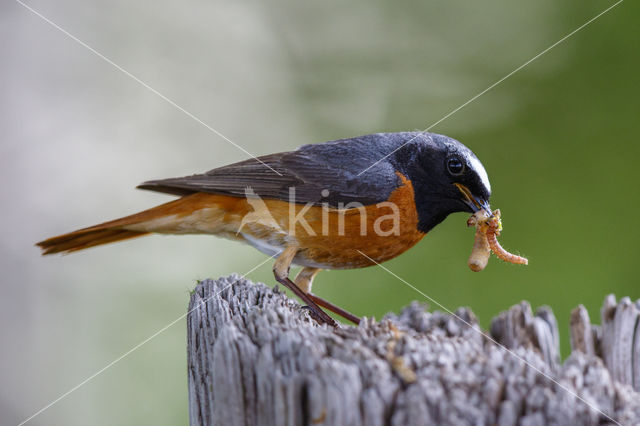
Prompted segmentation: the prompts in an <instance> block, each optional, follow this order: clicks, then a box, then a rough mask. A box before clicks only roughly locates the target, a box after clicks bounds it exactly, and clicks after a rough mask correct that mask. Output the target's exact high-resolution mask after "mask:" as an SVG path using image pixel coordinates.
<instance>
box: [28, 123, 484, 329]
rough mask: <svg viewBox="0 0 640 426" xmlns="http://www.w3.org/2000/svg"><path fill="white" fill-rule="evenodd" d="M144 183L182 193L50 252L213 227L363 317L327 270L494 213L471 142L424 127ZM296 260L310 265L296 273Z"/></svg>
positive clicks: (299, 286)
mask: <svg viewBox="0 0 640 426" xmlns="http://www.w3.org/2000/svg"><path fill="white" fill-rule="evenodd" d="M138 188H142V189H148V190H152V191H158V192H164V193H168V194H172V195H177V196H179V198H178V199H176V200H174V201H171V202H168V203H166V204H162V205H159V206H156V207H153V208H151V209H149V210H145V211H142V212H140V213H136V214H133V215H131V216H126V217H123V218H121V219H116V220H113V221H110V222H106V223H102V224H99V225H95V226H91V227H89V228H84V229H80V230H77V231H74V232H71V233H68V234H64V235H60V236H57V237H52V238H49V239H47V240H44V241H42V242H39V243H38V244H37V245H38V246H40V247H41V248H42V249H43V254H52V253H69V252H73V251H76V250H82V249H85V248H88V247H93V246H97V245H100V244H106V243H111V242H114V241H120V240H125V239H129V238H135V237H140V236H143V235H148V234H150V233H161V234H213V235H217V236H220V237H225V238H229V239H232V240H237V241H242V242H245V243H247V244H249V245H251V246H253V247H255V248H256V249H258V250H260V251H261V252H263V253H265V254H267V255H269V256H274V257H276V256H277V258H276V261H275V265H274V268H273V271H274V275H275V278H276V280H277V281H278V282H280V283H282V284H283V285H285V286H286V287H287V288H289V289H291V290H292V291H293V292H294V293H295V294H296V295H297V296H298V297H300V299H302V300H303V301H304V302H305V303H306V304H307V305H308V306H309V308H310V310H311V313H312V315H313V316H314V318H316V319H317V320H318V321H319V322H322V323H328V324H331V325H336V323H335V322H334V321H333V319H332V318H331V317H330V316H329V315H327V314H326V313H325V312H324V311H323V310H322V309H320V308H319V306H318V305H320V306H323V307H325V308H327V309H329V310H330V311H332V312H334V313H337V314H338V315H341V316H343V317H345V318H347V319H349V320H351V321H353V322H356V323H357V322H358V321H359V319H358V317H356V316H354V315H353V314H350V313H349V312H346V311H345V310H343V309H341V308H339V307H337V306H335V305H333V304H331V303H329V302H327V301H326V300H323V299H321V298H320V297H318V296H316V295H314V294H313V293H311V284H312V282H313V278H314V277H315V276H316V274H317V273H318V272H319V271H320V270H322V269H350V268H362V267H366V266H371V265H373V264H375V263H381V262H384V261H387V260H389V259H392V258H394V257H396V256H398V255H399V254H401V253H403V252H404V251H406V250H408V249H409V248H411V247H412V246H413V245H414V244H416V243H417V242H418V241H420V240H421V239H422V238H423V237H424V236H425V235H426V234H427V233H428V232H429V231H430V230H431V229H432V228H433V227H435V226H436V225H438V224H439V223H440V222H442V221H443V220H444V219H445V218H446V217H447V216H448V215H449V214H451V213H454V212H469V213H473V212H476V211H478V210H480V209H484V210H487V211H488V212H489V213H490V212H491V210H490V208H489V197H490V195H491V186H490V184H489V178H488V176H487V172H486V171H485V169H484V167H483V166H482V163H480V161H479V160H478V158H477V157H476V156H475V155H474V154H473V152H471V150H470V149H469V148H467V147H466V146H464V145H463V144H461V143H460V142H458V141H456V140H454V139H452V138H449V137H447V136H443V135H438V134H433V133H426V132H401V133H376V134H372V135H365V136H360V137H356V138H351V139H341V140H336V141H330V142H325V143H319V144H311V145H303V146H301V147H300V148H298V149H296V150H295V151H289V152H281V153H277V154H270V155H265V156H262V157H258V158H252V159H249V160H246V161H241V162H239V163H235V164H231V165H228V166H224V167H220V168H217V169H213V170H211V171H208V172H206V173H202V174H196V175H192V176H185V177H179V178H171V179H161V180H152V181H148V182H145V183H143V184H141V185H139V186H138ZM292 264H295V265H299V266H302V269H301V271H300V273H299V274H298V275H297V277H296V278H295V283H294V281H292V280H290V279H289V268H290V266H291V265H292Z"/></svg>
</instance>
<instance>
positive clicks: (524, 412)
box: [187, 276, 640, 426]
mask: <svg viewBox="0 0 640 426" xmlns="http://www.w3.org/2000/svg"><path fill="white" fill-rule="evenodd" d="M189 311H190V314H189V316H188V320H187V328H188V348H187V350H188V375H189V413H190V420H191V424H192V425H224V426H233V425H274V426H275V425H302V424H311V425H367V426H369V425H373V426H375V425H433V424H445V425H467V424H468V425H485V424H487V425H492V424H496V425H501V426H503V425H504V426H506V425H527V426H535V425H547V424H558V425H602V424H616V423H618V424H623V425H637V424H640V394H639V393H637V392H636V391H638V390H640V327H638V321H639V318H640V303H638V302H636V303H632V302H631V301H630V300H629V299H628V298H624V299H622V300H621V301H620V303H616V300H615V298H614V297H613V296H608V297H607V298H606V299H605V304H604V307H603V309H602V325H601V326H599V327H597V326H592V325H591V323H590V321H589V317H588V315H587V312H586V310H585V309H584V307H582V306H580V307H578V308H576V310H574V312H573V313H572V315H571V325H570V327H571V343H572V347H573V353H572V354H571V355H570V356H569V357H568V358H567V359H566V360H565V362H564V363H561V361H560V359H559V355H558V354H559V351H558V328H557V323H556V319H555V317H554V316H553V313H552V312H551V310H550V309H549V308H546V307H543V308H540V309H538V311H537V312H536V313H535V314H533V312H532V311H531V307H530V306H529V304H528V303H527V302H522V303H520V304H518V305H516V306H513V307H512V308H511V309H509V311H507V312H503V313H501V314H500V315H499V316H498V317H496V318H495V319H494V320H493V322H492V324H491V329H490V332H483V331H482V330H481V329H480V327H479V325H478V322H477V320H476V318H475V316H474V315H473V313H472V312H471V311H470V310H468V309H466V308H459V309H458V310H457V311H456V315H457V318H456V317H454V316H451V315H448V314H444V313H441V312H433V313H430V312H426V311H425V306H424V305H422V304H418V303H416V302H414V303H413V304H411V305H410V306H408V307H406V308H405V309H404V310H403V311H402V312H401V313H400V314H399V315H395V314H388V315H387V316H386V317H385V318H383V319H382V320H381V321H380V322H376V321H373V320H371V319H366V318H365V319H363V321H362V322H361V324H360V325H359V326H357V327H353V326H348V325H345V326H342V327H341V328H339V329H332V328H329V327H327V326H318V325H317V324H316V323H315V322H314V321H313V320H311V319H310V318H309V316H308V313H307V312H306V310H305V309H302V308H301V307H300V305H299V304H298V303H297V302H296V301H294V300H291V299H289V298H288V297H286V296H285V295H284V294H283V293H282V292H280V291H278V290H277V289H276V290H272V289H270V288H268V287H266V286H264V285H263V284H253V283H251V282H249V281H247V280H244V279H242V278H240V277H238V276H230V277H226V278H220V279H218V280H215V281H213V280H205V281H202V282H200V283H199V284H198V285H197V287H196V289H195V290H194V292H193V294H192V296H191V301H190V304H189ZM482 333H486V334H484V335H483V334H482ZM492 340H494V341H495V342H494V341H492ZM496 342H497V343H500V345H503V346H498V345H497V344H496ZM505 348H506V349H505ZM634 386H635V389H636V391H634V390H633V387H634Z"/></svg>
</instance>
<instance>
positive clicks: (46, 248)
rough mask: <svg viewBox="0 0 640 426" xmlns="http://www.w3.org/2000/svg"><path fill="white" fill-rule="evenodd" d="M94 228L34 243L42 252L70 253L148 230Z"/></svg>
mask: <svg viewBox="0 0 640 426" xmlns="http://www.w3.org/2000/svg"><path fill="white" fill-rule="evenodd" d="M95 228H96V227H92V228H86V229H80V230H78V231H74V232H70V233H68V234H64V235H58V236H57V237H52V238H49V239H46V240H44V241H40V242H39V243H37V244H36V245H37V246H39V247H40V248H41V249H42V254H53V253H71V252H74V251H78V250H82V249H86V248H89V247H93V246H98V245H101V244H107V243H112V242H115V241H120V240H126V239H129V238H135V237H141V236H143V235H147V234H148V232H141V231H128V230H126V229H118V228H102V229H100V228H98V229H95Z"/></svg>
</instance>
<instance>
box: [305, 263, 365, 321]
mask: <svg viewBox="0 0 640 426" xmlns="http://www.w3.org/2000/svg"><path fill="white" fill-rule="evenodd" d="M321 270H322V269H319V268H312V267H310V266H307V267H304V268H302V269H301V270H300V272H298V275H296V278H295V280H294V281H295V283H296V285H297V286H298V287H299V288H300V290H302V291H303V292H304V293H306V294H307V296H309V298H311V300H313V301H314V302H316V303H317V304H318V305H320V306H322V307H323V308H326V309H328V310H330V311H331V312H333V313H334V314H338V315H340V316H341V317H342V318H345V319H347V320H349V321H351V322H352V323H354V324H359V323H360V318H358V317H357V316H355V315H353V314H352V313H351V312H349V311H345V310H344V309H342V308H341V307H339V306H336V305H334V304H333V303H331V302H328V301H326V300H324V299H323V298H321V297H318V296H316V295H315V294H313V293H311V285H312V284H313V279H314V278H315V276H316V275H317V274H318V272H320V271H321Z"/></svg>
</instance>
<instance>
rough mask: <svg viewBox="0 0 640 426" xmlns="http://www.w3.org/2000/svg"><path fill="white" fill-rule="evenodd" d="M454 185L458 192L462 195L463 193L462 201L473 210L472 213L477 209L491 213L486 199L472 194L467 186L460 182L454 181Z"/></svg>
mask: <svg viewBox="0 0 640 426" xmlns="http://www.w3.org/2000/svg"><path fill="white" fill-rule="evenodd" d="M454 185H455V186H456V188H458V189H459V190H460V192H462V195H464V203H465V204H466V205H468V206H469V207H471V210H473V212H474V213H475V212H477V211H478V210H484V211H486V212H487V213H488V214H489V215H491V207H490V206H489V202H488V201H487V200H485V199H484V198H482V197H476V196H474V195H473V194H472V193H471V191H469V188H467V187H466V186H464V185H463V184H461V183H454Z"/></svg>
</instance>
